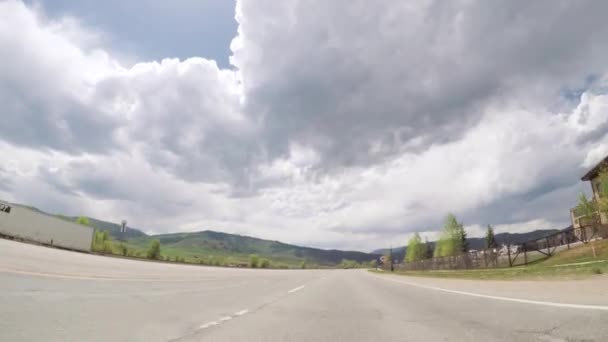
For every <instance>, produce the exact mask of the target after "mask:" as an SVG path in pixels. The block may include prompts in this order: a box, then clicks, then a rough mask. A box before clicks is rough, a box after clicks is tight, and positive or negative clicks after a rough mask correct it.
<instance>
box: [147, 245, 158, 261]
mask: <svg viewBox="0 0 608 342" xmlns="http://www.w3.org/2000/svg"><path fill="white" fill-rule="evenodd" d="M147 257H148V259H153V260H158V259H159V258H160V241H158V240H152V242H150V247H148V253H147Z"/></svg>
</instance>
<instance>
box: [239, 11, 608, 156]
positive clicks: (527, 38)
mask: <svg viewBox="0 0 608 342" xmlns="http://www.w3.org/2000/svg"><path fill="white" fill-rule="evenodd" d="M239 5H240V6H241V12H242V16H241V17H240V18H238V20H239V22H240V25H241V26H240V30H241V31H240V32H241V37H240V38H239V40H240V41H239V43H238V44H237V45H236V46H237V48H236V51H235V56H234V57H233V63H235V65H236V66H237V67H238V68H239V69H240V70H241V72H242V73H243V78H244V85H245V90H246V94H247V98H248V100H249V101H248V103H247V109H246V110H248V111H250V112H251V113H254V114H256V115H260V116H261V117H263V121H264V130H265V131H264V133H265V138H266V139H267V148H268V150H269V151H271V153H273V154H274V155H285V154H287V152H288V150H287V146H288V144H289V142H290V141H297V142H300V143H303V144H306V145H311V146H313V147H314V148H315V149H317V150H319V151H321V152H322V159H323V164H326V165H329V166H332V165H333V166H336V165H337V166H349V165H365V163H369V162H375V161H377V160H378V158H379V157H380V158H383V157H386V156H387V155H388V156H390V155H394V154H398V153H403V152H404V145H405V144H406V143H407V142H410V141H412V140H414V139H417V138H419V137H421V136H422V137H425V138H426V139H425V140H424V142H423V144H424V146H425V147H428V146H430V145H431V144H434V143H446V142H449V141H453V140H455V139H458V138H460V137H461V136H462V134H463V132H466V130H467V129H468V128H469V127H471V126H472V125H474V124H475V123H476V122H477V121H478V120H479V119H480V115H481V111H480V109H481V107H483V106H485V105H486V104H487V103H488V102H489V101H495V100H496V99H497V98H498V99H505V100H507V99H508V100H512V99H514V98H516V99H517V101H518V102H520V103H521V104H522V105H531V104H532V105H535V106H536V105H538V104H542V106H543V107H544V108H551V106H552V105H553V103H552V102H554V103H555V102H557V101H556V100H555V95H556V93H557V92H559V90H560V89H561V87H563V86H564V85H567V84H570V83H579V82H580V81H581V80H582V79H584V78H585V77H587V76H588V75H589V74H590V73H593V72H598V71H604V70H605V66H604V61H605V59H606V57H608V47H606V46H603V45H598V44H597V43H596V42H597V41H598V40H601V39H603V38H602V37H603V36H605V35H606V33H608V24H607V23H606V21H605V20H604V18H603V15H602V13H605V11H606V10H607V9H608V8H606V7H608V5H606V4H604V3H598V2H584V1H582V2H568V1H559V2H554V1H545V2H534V3H526V2H521V1H520V2H507V3H501V4H496V3H489V2H486V1H466V2H464V1H461V2H441V1H420V2H415V3H411V2H410V3H407V4H406V3H403V2H401V1H393V2H391V1H389V2H386V1H385V2H382V3H381V4H376V5H374V6H369V3H368V2H366V1H354V2H353V1H331V2H310V1H297V0H294V1H284V2H281V4H277V3H275V2H272V1H268V2H259V1H246V0H245V1H240V2H239ZM570 23H572V24H570ZM574 23H575V24H574ZM239 46H242V47H240V48H239ZM375 145H377V146H380V147H379V148H378V149H376V150H374V146H375Z"/></svg>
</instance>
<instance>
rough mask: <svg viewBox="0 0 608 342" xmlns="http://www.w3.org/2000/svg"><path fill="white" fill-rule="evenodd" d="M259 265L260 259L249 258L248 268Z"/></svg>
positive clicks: (255, 256) (254, 256)
mask: <svg viewBox="0 0 608 342" xmlns="http://www.w3.org/2000/svg"><path fill="white" fill-rule="evenodd" d="M259 263H260V257H258V256H257V255H250V256H249V267H251V268H257V267H258V265H259Z"/></svg>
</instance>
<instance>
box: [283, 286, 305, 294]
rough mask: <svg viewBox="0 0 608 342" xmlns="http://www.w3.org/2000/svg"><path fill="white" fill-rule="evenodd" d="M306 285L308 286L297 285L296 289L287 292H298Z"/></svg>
mask: <svg viewBox="0 0 608 342" xmlns="http://www.w3.org/2000/svg"><path fill="white" fill-rule="evenodd" d="M305 286H306V285H300V286H298V287H296V288H295V289H291V290H289V291H287V293H294V292H298V291H300V290H301V289H303V288H304V287H305Z"/></svg>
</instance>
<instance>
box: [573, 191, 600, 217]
mask: <svg viewBox="0 0 608 342" xmlns="http://www.w3.org/2000/svg"><path fill="white" fill-rule="evenodd" d="M597 209H598V208H597V205H596V204H595V203H594V202H593V201H590V200H589V199H588V198H587V195H585V193H581V194H580V195H579V196H578V204H577V205H576V213H577V214H578V215H580V216H582V217H583V218H586V219H594V218H595V215H596V213H597Z"/></svg>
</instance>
